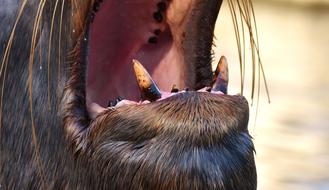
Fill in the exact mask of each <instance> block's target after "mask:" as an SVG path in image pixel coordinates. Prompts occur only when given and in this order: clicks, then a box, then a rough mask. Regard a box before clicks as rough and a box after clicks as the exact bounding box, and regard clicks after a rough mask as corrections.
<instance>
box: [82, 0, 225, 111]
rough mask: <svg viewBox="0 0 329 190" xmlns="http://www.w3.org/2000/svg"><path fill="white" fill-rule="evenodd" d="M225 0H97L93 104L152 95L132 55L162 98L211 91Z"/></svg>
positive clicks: (91, 57) (89, 95) (92, 35)
mask: <svg viewBox="0 0 329 190" xmlns="http://www.w3.org/2000/svg"><path fill="white" fill-rule="evenodd" d="M220 6H221V1H217V0H209V1H195V0H186V1H180V0H149V1H146V0H143V1H142V0H138V1H131V0H126V1H116V0H105V1H102V2H101V1H100V0H99V1H97V2H95V3H94V6H93V12H92V14H91V23H90V26H89V28H90V30H89V45H88V48H89V51H88V59H87V60H88V67H87V77H86V79H87V80H86V81H87V85H86V102H87V106H89V109H90V107H93V106H90V105H95V104H97V106H96V107H107V106H113V105H115V104H116V103H117V102H119V101H121V100H122V99H125V100H129V101H128V102H139V101H140V100H148V99H147V97H146V98H145V97H143V94H142V95H141V93H140V90H139V87H140V85H139V84H138V83H136V73H135V71H134V67H133V64H132V60H133V59H135V60H138V61H139V62H140V63H141V64H142V65H143V66H144V67H145V69H146V70H147V71H148V72H149V74H150V77H151V80H152V79H153V81H155V83H156V85H157V88H158V89H160V93H161V96H160V97H159V98H157V99H164V98H166V97H169V96H171V95H173V94H174V93H176V92H178V91H182V90H186V89H189V90H199V89H202V88H204V87H208V91H211V90H209V87H210V88H211V87H212V84H213V83H214V82H213V77H214V74H213V72H212V69H211V62H212V52H211V51H212V45H213V31H214V25H215V22H216V19H217V14H218V11H219V8H220ZM217 74H218V73H217ZM216 76H217V75H216ZM226 84H227V83H226ZM118 97H120V98H119V99H118ZM151 99H152V98H151ZM113 101H114V102H113ZM151 101H153V100H151Z"/></svg>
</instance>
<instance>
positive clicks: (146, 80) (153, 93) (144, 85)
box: [133, 59, 161, 102]
mask: <svg viewBox="0 0 329 190" xmlns="http://www.w3.org/2000/svg"><path fill="white" fill-rule="evenodd" d="M133 66H134V70H135V75H136V79H137V83H138V86H139V90H140V92H141V98H142V100H149V101H151V102H153V101H156V100H158V99H160V98H161V92H160V90H159V88H158V87H157V86H156V84H155V82H154V81H153V80H152V78H151V76H150V75H149V73H148V72H147V71H146V69H145V68H144V67H143V65H142V64H141V63H140V62H139V61H137V60H135V59H134V60H133Z"/></svg>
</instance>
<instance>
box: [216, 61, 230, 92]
mask: <svg viewBox="0 0 329 190" xmlns="http://www.w3.org/2000/svg"><path fill="white" fill-rule="evenodd" d="M228 81H229V75H228V64H227V60H226V57H225V56H222V57H221V58H220V60H219V62H218V65H217V68H216V71H215V73H214V76H213V85H212V89H213V90H214V91H221V92H223V93H224V94H227V86H228Z"/></svg>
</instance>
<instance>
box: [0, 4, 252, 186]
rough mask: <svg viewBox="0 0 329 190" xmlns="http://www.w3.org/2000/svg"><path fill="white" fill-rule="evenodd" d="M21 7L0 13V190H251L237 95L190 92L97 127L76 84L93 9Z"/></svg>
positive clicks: (243, 105) (107, 116) (243, 113)
mask: <svg viewBox="0 0 329 190" xmlns="http://www.w3.org/2000/svg"><path fill="white" fill-rule="evenodd" d="M17 2H19V3H18V4H20V5H19V6H13V5H14V3H12V1H11V0H1V1H0V3H3V5H4V7H6V8H9V9H10V10H12V11H11V12H1V13H0V27H1V32H2V34H1V36H0V45H1V46H0V58H1V61H2V62H1V63H2V68H3V69H2V72H1V75H0V77H1V80H0V85H1V89H2V90H1V99H2V101H1V110H2V112H1V126H0V137H1V139H0V189H1V188H4V189H256V169H255V163H254V158H253V150H254V148H253V144H252V141H251V137H250V136H249V134H248V130H247V124H248V115H249V114H248V112H249V111H248V104H247V102H246V101H245V99H244V98H243V97H240V96H232V97H231V96H223V98H222V99H218V98H215V97H213V95H211V94H202V95H198V94H196V93H195V92H189V93H186V94H180V95H177V96H174V97H172V98H170V99H167V100H164V101H163V102H156V103H154V104H149V105H145V106H140V107H134V106H133V107H122V108H120V109H118V110H115V111H113V110H109V111H107V112H106V113H103V114H102V115H100V116H99V118H98V120H97V122H93V121H91V120H90V119H89V118H88V117H87V113H86V112H85V111H82V110H85V102H84V97H85V91H84V89H85V88H84V83H83V82H81V81H83V80H84V73H83V72H84V70H85V66H84V65H83V64H82V62H83V61H84V59H85V53H86V52H85V48H84V47H85V44H83V43H84V42H83V39H84V38H85V37H87V36H86V35H87V34H85V33H83V32H82V31H84V30H85V28H86V23H87V19H88V16H89V14H88V13H89V10H88V6H90V5H91V2H90V3H88V2H87V3H86V2H84V3H80V2H79V1H69V0H66V1H58V3H56V2H57V1H45V4H44V7H43V10H42V12H40V9H39V11H38V7H39V5H40V4H39V2H37V1H32V2H31V1H27V2H26V4H25V6H24V7H23V5H24V3H23V2H24V1H17ZM41 2H42V1H40V3H41ZM64 2H65V3H64ZM81 2H82V1H81ZM15 3H16V2H15ZM22 7H23V12H22V15H21V16H20V17H19V18H20V19H19V20H18V22H17V27H16V30H15V31H14V32H15V33H14V35H13V39H12V44H11V47H10V48H9V50H10V52H9V53H7V52H8V51H7V47H8V46H7V44H9V43H10V35H11V34H12V30H11V29H12V28H13V27H14V23H15V21H16V20H17V18H18V12H19V10H20V9H21V8H22ZM54 11H55V12H54ZM38 13H40V14H41V16H40V18H41V20H40V21H39V22H35V21H36V20H35V18H36V16H37V15H38ZM72 13H74V14H73V15H74V17H73V19H70V18H72ZM53 18H55V19H53ZM34 23H36V24H34ZM52 24H53V25H52ZM36 26H38V27H36ZM59 26H61V27H59ZM36 28H38V29H37V30H36ZM72 28H75V29H76V30H75V31H76V32H75V33H72ZM51 34H52V35H51ZM50 43H51V44H50ZM208 45H209V44H208ZM208 45H207V46H208ZM49 47H50V48H49ZM209 56H211V54H209ZM209 58H211V57H209ZM49 60H50V61H49ZM48 63H49V64H48ZM40 68H41V69H40ZM206 73H207V72H206ZM201 75H202V73H201V74H200V75H196V81H198V80H197V78H198V76H201ZM201 78H202V77H201ZM206 82H207V81H206ZM208 82H209V81H208ZM201 83H203V82H201ZM177 105H180V106H177ZM190 113H194V114H195V115H194V117H192V115H190ZM205 118H206V119H205Z"/></svg>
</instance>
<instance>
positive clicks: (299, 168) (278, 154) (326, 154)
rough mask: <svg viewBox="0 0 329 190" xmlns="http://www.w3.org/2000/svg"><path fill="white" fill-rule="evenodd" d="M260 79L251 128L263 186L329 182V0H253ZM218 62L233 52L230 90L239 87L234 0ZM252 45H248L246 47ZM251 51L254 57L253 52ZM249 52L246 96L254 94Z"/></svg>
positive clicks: (224, 17)
mask: <svg viewBox="0 0 329 190" xmlns="http://www.w3.org/2000/svg"><path fill="white" fill-rule="evenodd" d="M253 3H254V8H255V13H256V19H257V26H258V33H259V44H260V54H261V58H262V62H263V65H264V69H265V72H266V77H267V81H268V85H269V90H270V96H271V103H270V104H268V101H267V97H266V93H265V90H264V85H263V83H262V85H261V87H262V89H261V95H260V100H259V108H258V115H257V119H255V118H256V115H255V113H256V103H254V105H253V106H251V115H250V122H249V130H250V133H251V135H252V136H253V138H254V143H255V147H256V152H257V153H256V162H257V170H258V189H260V190H281V189H283V190H286V189H287V190H294V189H298V190H311V189H319V190H322V189H323V190H328V189H329V124H328V121H329V0H254V1H253ZM216 37H217V40H216V45H217V47H216V48H214V52H215V62H217V61H218V60H219V57H220V56H221V55H225V56H226V57H227V59H228V63H229V69H230V84H229V94H237V93H239V92H240V71H239V59H238V52H237V46H236V41H235V33H234V28H233V25H232V18H231V14H230V10H229V7H228V2H227V1H225V2H224V3H223V7H222V9H221V12H220V15H219V20H218V23H217V27H216ZM247 50H248V49H247ZM247 58H248V57H247ZM249 60H250V59H247V61H248V62H247V64H248V63H249V64H248V68H246V73H247V76H246V88H245V91H244V92H245V94H244V95H245V96H246V97H247V98H248V100H249V102H251V100H250V97H251V95H250V92H251V90H250V86H251V85H250V84H251V70H250V65H251V64H250V61H249Z"/></svg>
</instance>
